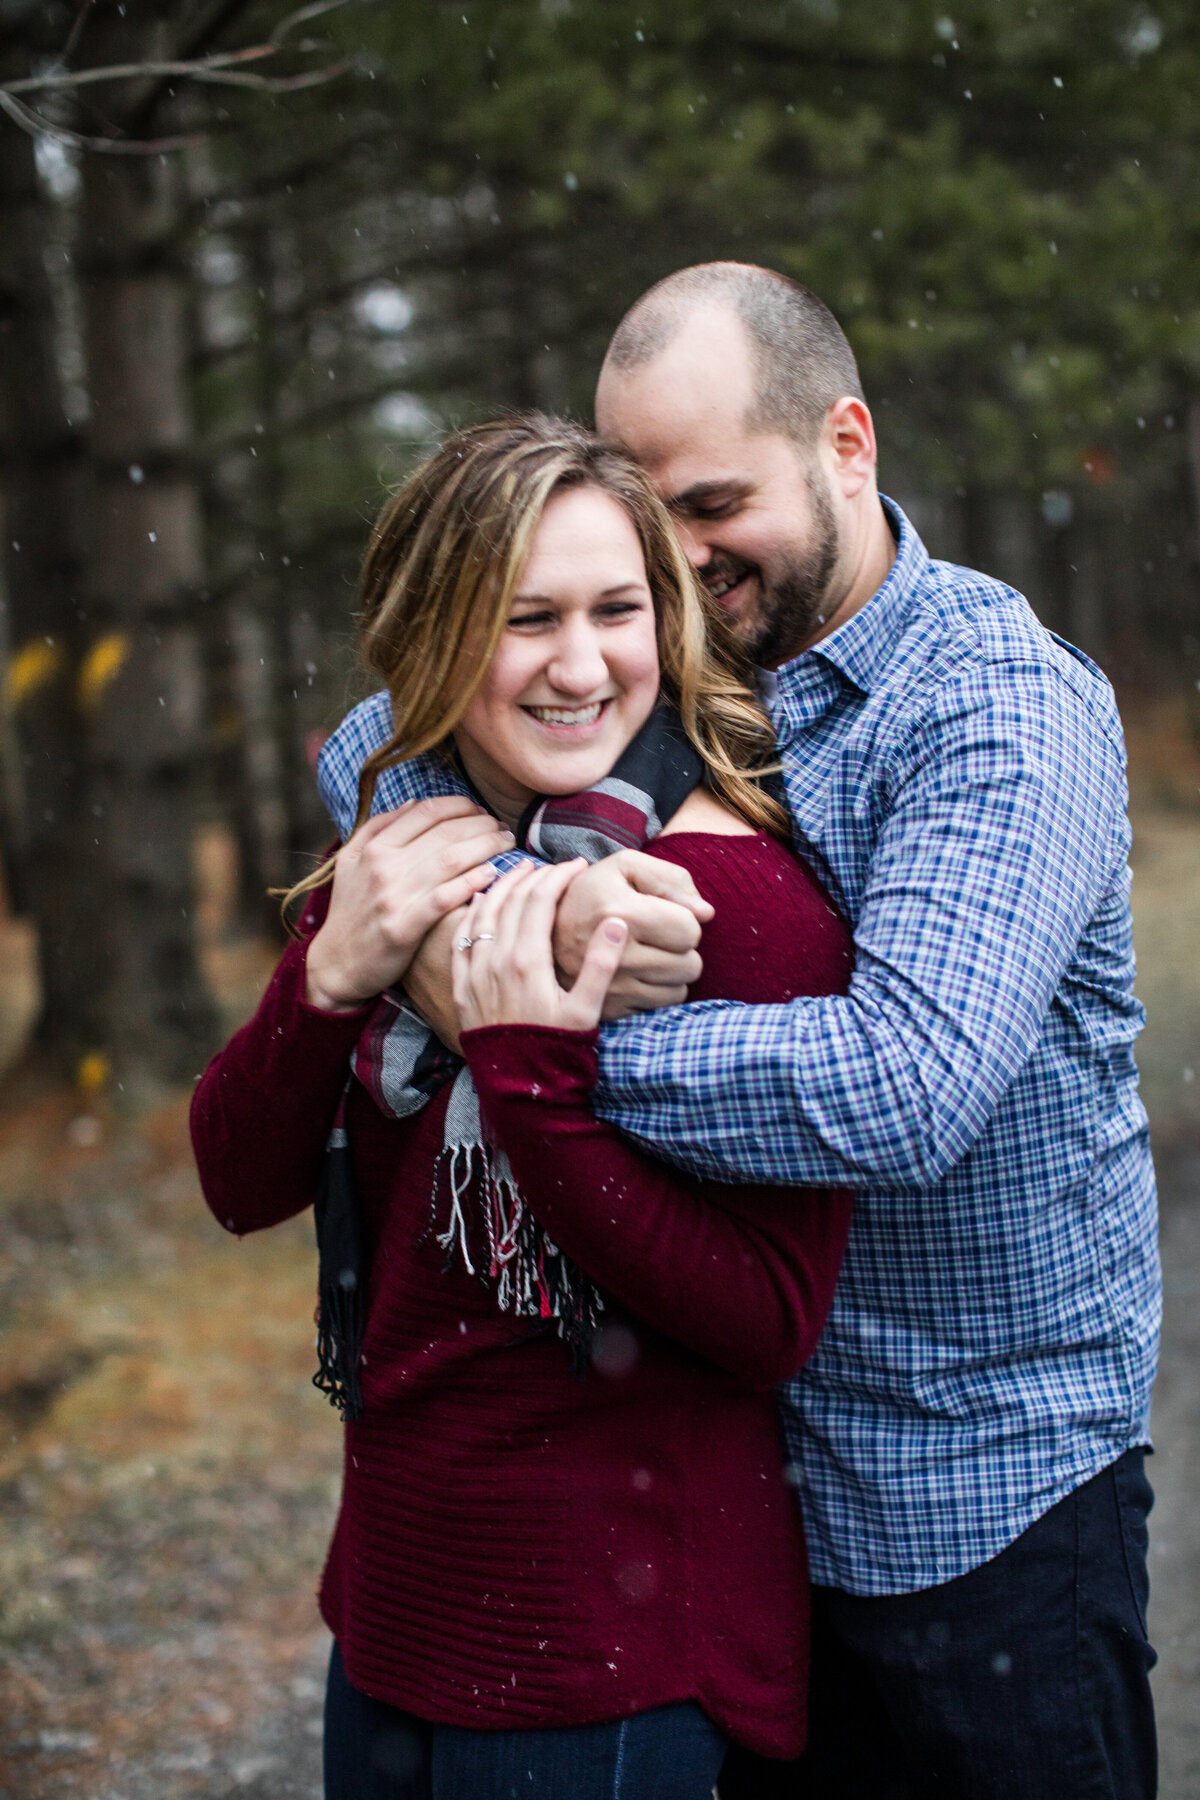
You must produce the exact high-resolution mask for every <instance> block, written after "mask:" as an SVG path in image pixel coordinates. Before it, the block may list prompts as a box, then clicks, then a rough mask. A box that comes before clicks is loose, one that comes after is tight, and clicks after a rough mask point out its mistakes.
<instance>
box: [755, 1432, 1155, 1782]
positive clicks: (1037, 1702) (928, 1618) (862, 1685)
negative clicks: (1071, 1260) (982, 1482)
mask: <svg viewBox="0 0 1200 1800" xmlns="http://www.w3.org/2000/svg"><path fill="white" fill-rule="evenodd" d="M1143 1462H1144V1455H1143V1452H1142V1451H1140V1450H1129V1451H1127V1452H1126V1453H1125V1455H1124V1456H1122V1457H1121V1458H1120V1459H1119V1460H1118V1461H1117V1462H1115V1463H1113V1465H1112V1466H1111V1467H1110V1468H1108V1469H1105V1470H1104V1471H1103V1472H1102V1473H1101V1474H1099V1475H1097V1476H1096V1477H1095V1478H1094V1479H1093V1480H1091V1481H1088V1482H1086V1483H1085V1484H1084V1485H1083V1486H1082V1487H1080V1488H1077V1489H1076V1491H1075V1492H1074V1493H1073V1494H1068V1495H1067V1497H1066V1499H1065V1500H1061V1501H1059V1503H1058V1505H1057V1506H1054V1507H1052V1508H1051V1510H1050V1511H1049V1512H1048V1513H1046V1514H1045V1515H1044V1516H1043V1517H1042V1518H1040V1519H1038V1520H1037V1521H1036V1522H1035V1523H1034V1524H1033V1525H1031V1526H1030V1527H1029V1529H1028V1530H1027V1531H1024V1532H1022V1534H1021V1536H1020V1537H1019V1538H1017V1539H1016V1541H1015V1542H1014V1543H1012V1544H1010V1545H1009V1546H1008V1548H1007V1549H1006V1550H1003V1551H1001V1553H1000V1555H999V1556H996V1557H993V1559H992V1561H991V1562H987V1563H984V1564H983V1566H982V1567H981V1568H978V1569H972V1570H971V1572H970V1573H969V1574H967V1575H961V1576H959V1578H958V1579H957V1580H956V1581H947V1582H945V1583H943V1584H942V1585H941V1586H940V1587H935V1588H926V1589H924V1590H922V1591H921V1592H919V1593H915V1594H891V1595H887V1596H885V1597H883V1598H881V1599H862V1598H859V1597H857V1596H855V1595H852V1594H845V1593H842V1592H841V1591H840V1590H839V1589H837V1588H815V1589H814V1590H813V1672H812V1684H811V1689H810V1701H809V1745H808V1749H807V1750H806V1751H805V1753H804V1755H803V1756H802V1757H801V1758H800V1760H799V1761H798V1762H795V1763H768V1762H763V1761H761V1760H759V1759H757V1758H755V1757H751V1756H750V1755H749V1754H748V1753H746V1752H744V1751H740V1750H737V1749H736V1748H735V1749H734V1750H731V1752H730V1755H729V1758H728V1760H727V1762H726V1765H725V1768H724V1770H723V1771H722V1774H721V1782H720V1794H721V1800H785V1796H786V1800H1153V1796H1154V1794H1155V1792H1156V1789H1157V1752H1156V1741H1155V1733H1154V1709H1153V1706H1152V1704H1151V1699H1150V1683H1149V1679H1148V1677H1149V1673H1150V1670H1151V1668H1152V1667H1153V1665H1154V1661H1155V1656H1154V1651H1153V1650H1152V1649H1151V1647H1150V1642H1149V1639H1148V1638H1147V1636H1146V1601H1147V1598H1148V1594H1149V1581H1148V1578H1147V1574H1146V1547H1147V1531H1146V1516H1147V1514H1148V1513H1149V1511H1150V1507H1151V1505H1152V1503H1153V1495H1152V1494H1151V1491H1150V1485H1149V1483H1148V1482H1147V1480H1146V1477H1145V1472H1144V1469H1143Z"/></svg>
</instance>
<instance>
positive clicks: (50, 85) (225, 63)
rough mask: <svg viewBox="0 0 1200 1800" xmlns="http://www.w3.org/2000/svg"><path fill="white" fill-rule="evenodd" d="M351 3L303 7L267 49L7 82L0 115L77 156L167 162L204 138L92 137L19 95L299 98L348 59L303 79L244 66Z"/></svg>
mask: <svg viewBox="0 0 1200 1800" xmlns="http://www.w3.org/2000/svg"><path fill="white" fill-rule="evenodd" d="M349 3H350V0H312V3H311V4H309V5H307V6H301V7H299V8H297V10H296V11H295V12H292V13H289V14H288V15H287V17H286V18H284V19H281V20H280V22H279V24H278V25H277V26H276V27H275V29H274V31H272V33H271V35H270V37H269V38H268V39H267V41H266V42H265V43H262V44H249V45H247V46H246V47H245V48H243V49H241V50H226V51H214V52H213V53H212V54H210V55H208V56H202V57H195V58H184V59H181V60H179V61H164V62H135V63H113V64H110V65H109V66H108V67H105V68H98V69H77V70H68V69H66V68H64V67H62V66H61V65H60V67H59V68H58V69H57V70H55V71H54V72H52V73H51V74H48V75H30V76H26V77H24V78H22V79H21V80H19V81H9V82H3V83H0V110H2V111H3V112H5V113H7V114H8V116H9V118H10V119H12V120H13V122H14V124H17V125H19V126H20V127H21V129H22V131H27V132H29V133H30V134H31V135H32V136H35V137H37V136H46V137H51V138H55V139H56V140H57V141H58V142H59V143H61V144H70V145H71V146H72V147H73V148H75V149H77V150H97V151H100V152H101V153H102V154H104V155H107V156H161V155H164V154H165V153H166V152H167V151H173V150H184V149H187V148H188V147H189V146H190V145H193V144H197V143H203V142H204V141H205V139H204V135H203V134H202V133H195V132H192V133H189V134H188V135H186V136H181V137H170V138H153V139H146V138H116V137H113V138H101V137H88V136H84V135H83V134H82V133H80V132H78V131H71V130H70V129H69V128H68V127H67V126H65V125H59V124H57V123H55V122H54V121H52V120H50V119H47V118H45V117H43V115H42V114H40V113H37V112H35V111H34V110H33V109H32V108H31V107H28V106H26V105H25V104H24V102H23V101H21V100H19V99H17V95H18V94H32V93H44V92H47V91H52V92H56V93H59V92H62V91H63V90H64V89H69V88H80V87H88V86H91V85H93V84H94V83H96V82H111V81H130V80H137V81H143V80H145V79H147V78H148V77H149V78H151V79H154V80H157V81H159V82H162V81H164V80H172V79H177V80H186V81H198V82H201V83H203V84H206V85H208V86H220V87H239V88H250V89H252V90H254V91H255V92H257V93H262V94H294V93H298V92H300V91H301V90H302V89H305V88H314V87H321V86H323V85H324V84H325V83H326V82H330V81H335V80H336V79H337V77H338V76H339V75H344V74H345V72H346V70H347V69H348V68H349V67H350V63H349V60H348V59H347V58H344V57H343V58H342V59H341V60H340V61H338V62H336V63H330V64H328V65H327V66H326V67H325V68H323V69H313V70H310V71H308V72H307V73H306V74H301V75H258V74H252V73H250V72H249V71H247V70H245V69H244V68H242V67H241V66H240V65H242V64H244V63H248V62H259V61H261V60H262V59H263V58H264V57H268V56H275V55H277V54H278V53H279V51H280V49H281V48H282V47H283V45H284V43H285V42H286V40H287V38H288V37H289V36H290V35H291V33H292V32H293V31H295V30H297V29H298V27H299V26H301V25H304V24H306V23H307V22H308V21H309V20H310V19H315V18H319V17H320V16H321V15H322V14H324V13H328V12H335V11H337V10H338V9H339V8H341V7H343V6H347V5H349ZM90 4H91V0H84V3H83V5H82V6H81V8H80V11H79V13H78V15H77V16H76V19H75V24H74V26H73V27H72V30H71V35H70V38H69V39H68V49H70V48H71V47H73V46H74V44H75V43H76V42H77V41H78V37H79V33H80V31H81V29H82V26H83V22H84V20H85V18H86V16H87V12H88V10H89V6H90Z"/></svg>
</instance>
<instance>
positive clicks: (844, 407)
mask: <svg viewBox="0 0 1200 1800" xmlns="http://www.w3.org/2000/svg"><path fill="white" fill-rule="evenodd" d="M825 446H826V451H827V454H828V455H829V457H830V459H831V461H832V471H831V472H832V474H833V479H834V480H835V481H836V482H837V484H838V486H839V487H840V488H841V491H842V493H843V494H844V495H845V497H846V499H847V500H853V499H854V498H855V497H856V496H857V495H858V494H860V493H861V492H862V490H863V488H864V487H865V486H866V485H867V483H868V482H869V481H870V480H872V479H873V477H874V474H875V462H876V457H877V450H876V445H875V423H874V420H873V419H872V418H871V411H870V408H869V407H868V406H867V403H866V401H865V400H859V399H858V398H857V396H856V395H854V394H843V396H842V398H841V399H840V400H835V401H834V403H833V405H832V406H831V407H830V409H829V411H828V413H827V414H826V415H825Z"/></svg>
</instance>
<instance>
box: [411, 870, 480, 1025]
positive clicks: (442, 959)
mask: <svg viewBox="0 0 1200 1800" xmlns="http://www.w3.org/2000/svg"><path fill="white" fill-rule="evenodd" d="M466 929H467V908H466V907H465V906H460V907H457V908H456V909H455V911H454V912H452V913H447V914H446V916H445V918H444V919H439V921H438V923H437V924H436V925H435V926H434V928H433V930H432V931H428V932H426V934H425V937H424V940H423V942H422V943H421V946H420V948H419V949H418V951H417V953H416V955H415V956H414V957H413V959H412V961H411V962H410V963H409V965H408V968H407V969H406V970H405V974H404V991H405V993H406V994H407V995H408V997H409V1000H410V1001H411V1002H412V1004H413V1005H414V1006H415V1007H416V1009H417V1011H418V1012H419V1013H420V1015H421V1017H422V1018H423V1019H424V1021H425V1023H426V1024H427V1025H428V1027H429V1029H430V1031H432V1032H433V1034H434V1036H435V1037H438V1038H440V1039H441V1040H442V1042H443V1044H445V1046H446V1048H447V1050H461V1048H462V1046H461V1044H460V1043H459V1041H458V1039H459V1032H460V1030H461V1029H462V1027H461V1026H460V1024H459V1019H458V1008H457V1006H455V1004H454V990H453V984H452V981H451V975H450V971H451V967H452V960H451V959H452V958H453V955H454V946H455V943H456V942H457V941H458V939H459V938H460V937H462V936H463V934H464V932H465V931H466Z"/></svg>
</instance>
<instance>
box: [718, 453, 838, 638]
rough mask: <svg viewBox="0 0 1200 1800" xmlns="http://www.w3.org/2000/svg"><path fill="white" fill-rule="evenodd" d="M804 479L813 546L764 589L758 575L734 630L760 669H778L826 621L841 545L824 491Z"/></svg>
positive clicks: (812, 477) (817, 482)
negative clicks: (755, 595) (755, 596)
mask: <svg viewBox="0 0 1200 1800" xmlns="http://www.w3.org/2000/svg"><path fill="white" fill-rule="evenodd" d="M807 480H808V492H809V498H810V500H811V502H812V516H813V538H812V542H811V543H810V544H809V545H808V547H807V549H805V550H803V551H800V552H798V553H795V554H793V556H792V557H791V558H790V559H788V560H786V561H784V562H782V563H781V565H780V569H779V573H778V574H777V575H776V576H775V578H774V580H773V581H772V582H771V584H770V586H769V587H768V585H767V582H766V577H765V576H764V575H763V573H762V571H761V570H760V571H759V583H760V596H759V602H758V605H757V607H756V608H755V609H754V611H753V613H752V614H751V615H750V616H749V617H748V618H747V619H746V620H745V621H744V623H743V622H737V623H735V624H734V626H733V631H734V636H735V637H736V638H737V640H738V642H739V643H740V644H741V646H742V649H743V650H744V651H745V652H746V654H747V656H749V658H750V660H751V661H752V662H756V663H758V665H759V667H760V668H764V669H773V668H777V667H778V665H779V664H780V663H782V662H786V661H787V660H788V659H789V658H790V657H793V656H796V655H797V654H798V653H799V651H800V649H801V647H802V645H804V644H805V643H807V641H808V639H809V638H810V637H811V636H812V635H813V632H814V631H815V630H816V629H817V628H818V626H820V625H823V624H824V622H825V616H826V612H827V608H826V604H825V602H826V597H827V595H828V593H829V584H830V582H831V580H832V578H833V571H834V569H835V568H836V567H837V560H838V553H839V550H840V548H841V544H840V539H839V537H838V527H837V517H836V515H835V513H834V510H833V501H832V500H831V499H830V497H829V490H828V488H827V487H826V486H825V485H824V483H823V482H822V481H821V479H820V477H819V476H818V475H815V474H810V475H809V476H808V478H807Z"/></svg>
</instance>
